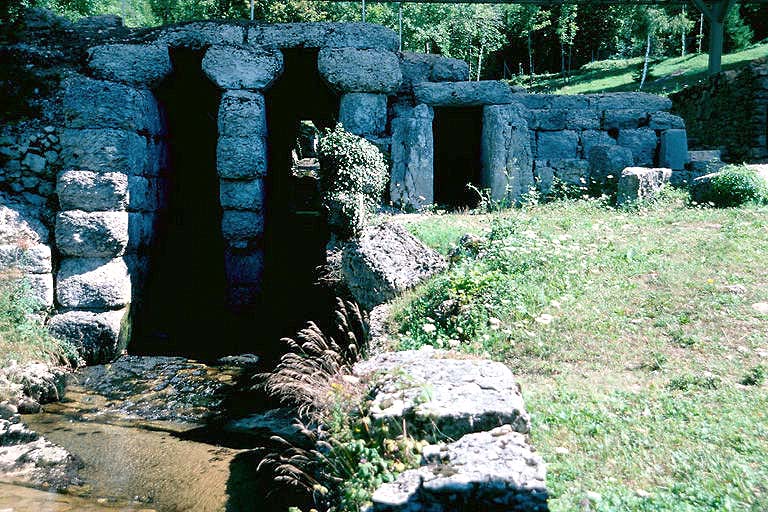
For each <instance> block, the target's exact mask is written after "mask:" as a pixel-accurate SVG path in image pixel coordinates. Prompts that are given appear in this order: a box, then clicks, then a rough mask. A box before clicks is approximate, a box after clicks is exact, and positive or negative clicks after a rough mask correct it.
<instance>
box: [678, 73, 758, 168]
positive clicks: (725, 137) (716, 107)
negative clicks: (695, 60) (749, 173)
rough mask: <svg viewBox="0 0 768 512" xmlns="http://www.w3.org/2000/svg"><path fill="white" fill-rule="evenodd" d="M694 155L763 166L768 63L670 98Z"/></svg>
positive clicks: (726, 74) (720, 75)
mask: <svg viewBox="0 0 768 512" xmlns="http://www.w3.org/2000/svg"><path fill="white" fill-rule="evenodd" d="M672 102H673V111H674V112H675V113H676V114H677V115H679V116H682V117H683V118H684V119H685V121H686V125H687V129H688V136H689V137H690V142H691V146H692V147H693V148H695V149H712V150H718V149H719V150H721V151H722V158H723V160H725V161H727V162H734V163H741V162H745V161H747V162H757V161H764V160H768V142H767V138H768V59H765V58H763V59H759V60H756V61H753V62H752V63H750V64H749V65H748V66H745V67H743V68H741V69H739V70H732V71H726V72H723V73H720V74H718V75H716V76H714V77H712V78H710V79H709V80H708V81H706V82H703V83H701V84H697V85H694V86H691V87H687V88H686V89H684V90H682V91H680V92H679V93H676V94H673V95H672Z"/></svg>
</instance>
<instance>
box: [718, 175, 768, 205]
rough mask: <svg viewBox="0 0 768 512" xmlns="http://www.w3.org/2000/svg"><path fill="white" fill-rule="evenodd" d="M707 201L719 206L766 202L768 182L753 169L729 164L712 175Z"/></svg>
mask: <svg viewBox="0 0 768 512" xmlns="http://www.w3.org/2000/svg"><path fill="white" fill-rule="evenodd" d="M710 185H711V187H710V193H709V197H707V200H708V202H711V203H713V204H714V205H715V206H719V207H729V206H739V205H742V204H745V203H749V202H755V203H765V202H768V183H766V180H765V178H764V177H763V176H761V175H760V174H759V173H758V172H757V171H755V170H754V169H750V168H749V167H747V166H745V165H729V166H726V167H724V168H723V169H722V170H721V171H720V172H718V173H716V174H715V175H714V176H713V177H712V181H711V184H710Z"/></svg>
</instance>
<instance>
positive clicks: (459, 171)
mask: <svg viewBox="0 0 768 512" xmlns="http://www.w3.org/2000/svg"><path fill="white" fill-rule="evenodd" d="M482 130H483V109H482V107H470V108H435V119H434V123H433V125H432V131H433V137H434V144H435V156H434V164H435V203H436V204H438V205H441V206H447V207H449V208H474V207H475V206H477V204H478V202H479V199H480V198H479V196H478V194H477V192H476V191H474V190H471V189H470V188H468V187H467V184H468V183H470V184H472V185H474V186H475V187H477V188H478V189H480V179H481V175H482V174H481V173H482V167H481V161H480V140H481V137H482Z"/></svg>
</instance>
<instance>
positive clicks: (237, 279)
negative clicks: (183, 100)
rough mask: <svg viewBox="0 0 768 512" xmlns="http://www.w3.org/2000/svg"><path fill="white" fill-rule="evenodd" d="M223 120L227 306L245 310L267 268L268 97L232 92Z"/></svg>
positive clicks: (221, 188) (222, 199)
mask: <svg viewBox="0 0 768 512" xmlns="http://www.w3.org/2000/svg"><path fill="white" fill-rule="evenodd" d="M218 122H219V144H218V149H217V168H218V173H219V178H220V179H219V199H220V202H221V207H222V208H223V215H222V219H221V222H222V226H221V228H222V233H223V235H224V241H225V243H226V248H225V255H224V266H225V271H226V278H227V302H228V304H229V305H230V306H231V307H233V308H235V309H240V308H244V307H247V306H249V305H253V304H254V303H255V302H256V299H257V298H258V296H259V294H260V292H261V283H262V273H263V267H264V249H263V244H262V238H263V234H264V176H265V175H266V172H267V120H266V110H265V107H264V96H263V95H262V94H261V93H259V92H250V91H227V92H226V93H224V96H223V97H222V99H221V104H220V106H219V121H218Z"/></svg>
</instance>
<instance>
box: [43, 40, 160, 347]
mask: <svg viewBox="0 0 768 512" xmlns="http://www.w3.org/2000/svg"><path fill="white" fill-rule="evenodd" d="M112 53H116V54H117V55H118V56H126V55H127V56H131V57H132V58H135V59H136V60H137V61H138V62H139V64H137V68H136V69H137V72H136V73H134V74H128V75H122V74H121V73H122V71H121V68H120V67H119V66H113V65H112V64H111V63H112V59H114V58H116V57H115V56H114V55H112V57H111V58H110V57H109V55H110V54H112ZM142 56H143V57H144V58H145V59H146V60H145V61H142V60H141V58H142ZM161 57H162V52H159V51H158V50H157V48H154V47H152V48H145V47H141V46H140V45H139V46H138V47H136V48H134V47H133V46H132V45H110V46H107V47H96V48H94V49H92V51H91V59H92V60H91V64H92V68H91V69H92V72H93V74H94V75H96V76H101V77H109V78H110V79H111V80H110V81H107V80H99V79H94V78H87V77H83V76H77V77H74V78H71V79H68V80H67V81H66V82H65V83H64V84H63V89H64V97H63V110H64V117H65V124H66V125H65V129H64V130H63V132H62V146H63V151H62V157H63V170H62V172H61V173H60V174H59V176H58V180H57V193H58V195H59V204H60V208H61V210H60V211H59V212H58V214H57V216H56V224H55V242H56V248H57V250H58V253H59V255H60V258H61V259H60V262H59V269H58V273H57V275H56V302H57V304H58V309H59V314H57V315H55V316H54V317H53V318H52V319H51V321H50V329H51V331H52V332H53V333H54V334H55V335H58V336H61V337H64V338H66V339H68V340H70V341H72V342H73V343H75V344H76V345H77V346H78V347H79V349H80V351H81V354H82V355H83V357H84V358H85V359H86V360H87V361H88V362H103V361H108V360H110V359H112V358H114V357H115V355H117V354H118V353H119V352H120V351H121V350H122V348H123V347H124V345H125V343H126V342H127V341H128V335H129V311H130V305H131V303H132V302H134V301H135V300H136V299H137V297H138V296H139V293H138V292H139V291H140V290H141V288H142V285H143V276H144V273H145V272H146V269H147V267H148V260H147V258H148V257H147V251H148V248H149V246H150V245H151V242H152V237H153V231H154V229H153V228H154V221H155V215H156V212H157V210H158V209H159V207H160V204H159V203H160V199H159V195H160V186H159V174H160V171H161V168H162V167H163V166H164V164H163V157H162V154H163V151H162V150H161V147H162V146H163V145H164V144H165V142H164V141H163V136H164V135H165V132H164V125H163V121H162V116H161V114H160V109H159V107H158V104H157V101H156V100H155V98H154V96H153V95H152V93H151V92H150V91H149V90H148V89H147V88H146V87H147V86H149V85H154V84H156V83H157V82H158V81H159V80H161V79H162V76H163V73H167V72H168V71H169V70H170V67H169V62H170V61H169V60H168V59H167V49H166V50H165V57H166V58H165V59H162V58H161ZM126 58H128V57H126ZM157 62H160V64H157ZM165 64H168V65H165ZM118 81H119V82H123V83H118ZM133 290H135V291H136V293H134V292H133Z"/></svg>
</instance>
